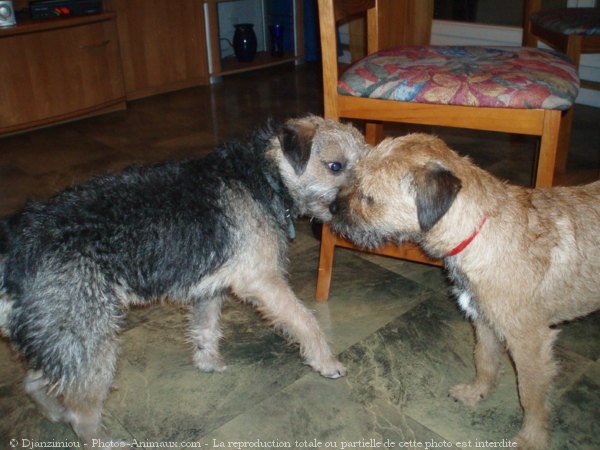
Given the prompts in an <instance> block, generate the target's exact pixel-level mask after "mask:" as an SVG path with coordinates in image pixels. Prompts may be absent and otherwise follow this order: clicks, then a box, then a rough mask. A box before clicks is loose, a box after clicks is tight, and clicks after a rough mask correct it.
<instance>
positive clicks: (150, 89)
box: [108, 0, 209, 99]
mask: <svg viewBox="0 0 600 450" xmlns="http://www.w3.org/2000/svg"><path fill="white" fill-rule="evenodd" d="M108 5H109V7H110V8H111V9H113V10H114V11H116V13H117V24H118V28H119V39H120V43H121V56H122V61H123V71H124V75H125V87H126V92H127V98H128V99H133V98H139V97H144V96H146V95H152V94H156V93H160V92H166V91H170V90H174V89H182V88H185V87H190V86H197V85H199V84H208V81H209V76H208V60H207V52H206V41H205V35H204V13H203V3H202V1H201V0H170V1H162V0H160V1H159V0H112V1H110V2H109V3H108Z"/></svg>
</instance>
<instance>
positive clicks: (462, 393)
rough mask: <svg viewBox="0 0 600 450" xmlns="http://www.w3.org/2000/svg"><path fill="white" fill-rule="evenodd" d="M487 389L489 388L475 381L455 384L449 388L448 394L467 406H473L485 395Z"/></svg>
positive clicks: (487, 391)
mask: <svg viewBox="0 0 600 450" xmlns="http://www.w3.org/2000/svg"><path fill="white" fill-rule="evenodd" d="M489 391H490V390H489V388H486V387H485V386H482V385H480V384H477V383H472V384H457V385H456V386H454V387H452V388H451V389H450V391H449V394H450V396H451V397H452V398H454V399H455V400H458V401H459V402H461V403H463V404H465V405H467V406H475V405H476V404H477V403H479V401H481V400H483V399H484V398H485V397H486V396H487V394H488V393H489Z"/></svg>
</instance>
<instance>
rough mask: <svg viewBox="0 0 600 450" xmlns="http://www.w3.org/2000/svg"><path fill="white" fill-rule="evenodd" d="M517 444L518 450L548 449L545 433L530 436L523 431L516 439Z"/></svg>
mask: <svg viewBox="0 0 600 450" xmlns="http://www.w3.org/2000/svg"><path fill="white" fill-rule="evenodd" d="M513 442H516V443H517V446H516V448H517V449H518V450H538V449H540V448H548V446H547V436H546V433H545V432H543V431H542V432H539V433H536V436H528V435H526V434H525V433H524V432H523V431H521V432H520V433H519V434H518V435H517V436H516V437H515V438H514V439H513Z"/></svg>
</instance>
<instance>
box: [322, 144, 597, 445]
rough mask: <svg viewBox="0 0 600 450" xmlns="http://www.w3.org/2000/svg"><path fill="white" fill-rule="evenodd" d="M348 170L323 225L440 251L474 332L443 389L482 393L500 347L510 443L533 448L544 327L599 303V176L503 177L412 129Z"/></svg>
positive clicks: (549, 334)
mask: <svg viewBox="0 0 600 450" xmlns="http://www.w3.org/2000/svg"><path fill="white" fill-rule="evenodd" d="M354 173H355V176H356V180H355V183H354V184H353V185H352V186H351V187H350V188H349V189H346V190H345V191H343V192H342V193H341V194H340V195H339V197H338V200H337V201H336V203H334V204H333V205H332V207H331V210H332V212H333V213H334V220H333V227H334V229H336V230H337V231H338V232H340V233H342V234H343V235H345V236H347V237H348V238H350V239H352V240H353V241H355V242H356V243H358V244H359V245H362V246H364V247H377V246H380V245H382V244H383V243H385V242H388V241H394V242H402V241H405V240H412V241H415V242H417V243H418V244H420V245H421V246H422V248H423V249H424V250H425V251H426V253H427V254H428V255H430V256H431V257H434V258H443V260H444V263H445V266H446V268H447V270H448V274H449V277H450V279H451V281H452V283H453V285H454V290H455V293H456V295H457V297H458V302H459V304H460V306H461V308H462V309H463V310H464V311H465V313H466V315H467V317H469V318H470V319H472V321H473V325H474V327H475V331H476V338H477V344H476V348H475V365H476V370H477V375H476V378H475V380H474V381H473V382H472V383H471V384H461V385H458V386H454V387H453V388H452V389H451V390H450V394H451V395H452V396H453V397H454V398H455V399H458V400H460V401H462V402H463V403H465V404H467V405H474V404H476V403H477V402H478V401H479V400H481V399H483V398H485V396H486V395H487V394H488V393H489V392H490V391H491V390H492V389H493V387H494V385H495V383H496V381H497V378H498V373H499V366H500V356H501V353H502V351H503V350H504V346H506V347H507V348H508V351H509V353H510V356H511V357H512V359H513V362H514V364H515V366H516V371H517V376H518V384H519V395H520V400H521V405H522V407H523V410H524V419H523V427H522V429H521V431H520V433H519V435H518V436H517V438H516V439H517V442H518V443H519V446H520V447H521V448H533V449H542V448H545V447H546V442H547V427H548V418H549V408H548V405H547V403H546V400H547V399H546V395H547V394H548V391H549V387H550V384H551V381H552V379H553V377H554V376H555V374H556V372H557V365H556V363H555V362H554V361H553V358H552V345H553V342H554V340H555V339H556V336H557V334H558V331H557V330H554V329H551V328H550V326H551V325H553V324H556V323H559V322H562V321H565V320H570V319H574V318H576V317H579V316H583V315H586V314H589V313H591V312H593V311H595V310H597V309H599V308H600V182H597V183H593V184H589V185H587V186H581V187H556V188H552V189H525V188H522V187H518V186H511V185H507V184H506V183H503V182H502V181H500V180H498V179H496V178H494V177H493V176H492V175H490V174H489V173H487V172H485V171H484V170H481V169H479V168H478V167H476V166H475V165H473V164H472V163H471V162H470V161H469V159H467V158H463V157H460V156H459V155H457V154H456V153H455V152H453V151H452V150H450V149H449V148H448V147H447V146H446V145H445V144H444V142H442V141H441V140H440V139H437V138H436V137H433V136H428V135H423V134H413V135H408V136H405V137H403V138H397V139H387V140H385V141H383V142H382V143H381V144H380V145H379V146H377V147H376V148H375V149H374V150H372V151H371V152H370V153H369V154H368V155H367V156H366V157H365V158H363V159H362V160H361V161H360V162H359V163H358V164H357V166H356V167H355V170H354Z"/></svg>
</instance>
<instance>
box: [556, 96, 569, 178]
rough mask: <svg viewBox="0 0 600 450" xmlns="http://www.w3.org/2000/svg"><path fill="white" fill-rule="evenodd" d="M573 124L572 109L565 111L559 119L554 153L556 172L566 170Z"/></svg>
mask: <svg viewBox="0 0 600 450" xmlns="http://www.w3.org/2000/svg"><path fill="white" fill-rule="evenodd" d="M572 124H573V107H571V109H569V110H568V111H565V112H564V114H563V115H562V118H561V119H560V134H559V137H558V149H557V152H556V171H557V172H561V173H562V172H565V171H566V170H567V160H568V158H569V147H570V145H571V126H572Z"/></svg>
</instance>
